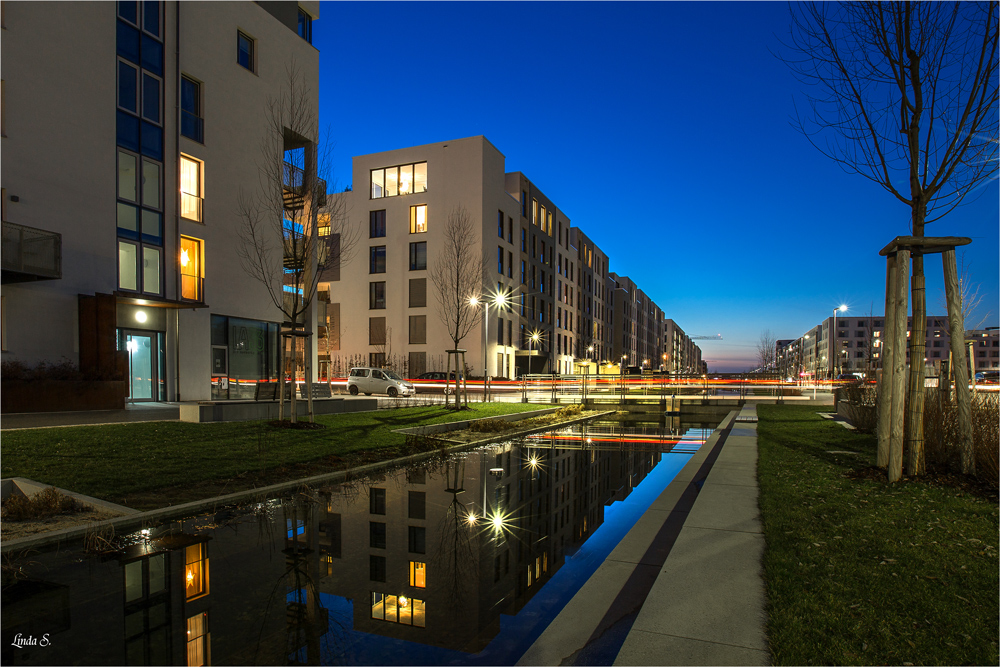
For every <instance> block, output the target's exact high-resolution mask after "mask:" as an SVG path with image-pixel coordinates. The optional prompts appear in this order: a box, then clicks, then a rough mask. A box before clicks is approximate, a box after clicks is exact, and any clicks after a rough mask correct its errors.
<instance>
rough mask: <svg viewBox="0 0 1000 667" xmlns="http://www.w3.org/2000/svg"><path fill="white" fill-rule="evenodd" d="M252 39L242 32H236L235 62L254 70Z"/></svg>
mask: <svg viewBox="0 0 1000 667" xmlns="http://www.w3.org/2000/svg"><path fill="white" fill-rule="evenodd" d="M253 47H254V43H253V40H252V39H251V38H250V37H248V36H246V35H244V34H243V33H242V32H237V33H236V62H237V63H239V65H240V67H243V68H245V69H248V70H250V71H251V72H253V71H254V62H253Z"/></svg>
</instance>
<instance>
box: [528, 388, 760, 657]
mask: <svg viewBox="0 0 1000 667" xmlns="http://www.w3.org/2000/svg"><path fill="white" fill-rule="evenodd" d="M756 415H757V408H756V405H747V406H745V407H744V408H742V410H741V411H740V412H739V413H738V414H737V413H736V412H735V411H734V412H733V413H730V415H729V416H728V417H727V418H726V420H725V421H723V423H722V424H721V425H720V427H719V429H718V430H716V432H715V433H714V434H713V435H712V437H711V438H710V439H709V440H708V441H707V442H706V443H705V445H704V446H702V447H701V449H700V450H699V451H698V452H697V453H696V454H695V455H694V456H692V458H691V460H690V461H689V462H688V463H687V465H685V466H684V468H683V469H682V470H681V471H680V472H679V473H678V475H677V477H676V478H675V479H674V481H673V482H671V483H670V484H669V485H668V486H667V488H666V489H665V490H664V491H663V493H662V494H661V495H660V497H659V498H658V499H657V500H656V501H654V502H653V504H652V505H651V506H650V508H649V509H648V510H647V511H646V512H645V514H643V516H642V517H641V518H640V519H639V521H638V522H637V523H636V525H635V526H634V527H633V528H632V530H630V531H629V533H628V534H627V535H626V536H625V538H624V539H623V540H622V541H621V542H620V543H619V544H618V546H617V547H616V548H615V549H614V551H612V553H611V554H610V555H609V556H608V558H607V560H605V562H604V563H603V564H602V565H601V566H600V567H599V568H598V570H597V572H595V573H594V575H593V576H592V577H591V578H590V579H589V580H588V581H587V582H586V583H585V584H584V586H583V587H582V588H581V589H580V591H579V592H578V593H577V594H576V596H574V597H573V599H572V600H571V601H570V602H569V604H567V605H566V607H565V608H564V609H563V610H562V612H561V613H560V614H559V615H558V616H557V617H556V618H555V619H554V620H553V621H552V623H551V624H550V625H549V627H548V628H547V629H546V630H545V632H543V633H542V635H541V637H539V639H538V640H537V641H536V642H535V643H534V644H533V645H532V646H531V647H530V648H529V649H528V651H527V652H526V653H525V654H524V656H523V657H522V658H521V660H520V661H519V662H518V664H519V665H599V664H604V665H608V664H612V663H613V664H615V665H766V664H769V653H768V649H767V638H766V635H765V623H766V617H765V611H764V609H765V588H764V583H763V579H762V572H761V558H762V556H763V551H764V537H763V534H762V532H761V524H760V514H759V509H758V504H757V496H758V487H757V431H756V427H757V424H756V418H757V416H756ZM751 420H752V421H751Z"/></svg>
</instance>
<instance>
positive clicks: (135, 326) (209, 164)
mask: <svg viewBox="0 0 1000 667" xmlns="http://www.w3.org/2000/svg"><path fill="white" fill-rule="evenodd" d="M318 16H319V3H318V2H300V3H252V2H227V3H177V2H141V3H137V2H119V3H82V2H68V3H61V4H60V5H59V6H58V9H57V10H56V9H54V8H53V7H52V6H50V5H47V4H44V3H4V15H3V43H2V54H3V62H4V68H3V104H4V108H3V140H2V141H3V143H2V146H3V156H4V160H3V167H2V187H3V283H4V284H3V359H4V361H14V362H19V363H22V364H25V365H34V364H36V363H38V362H48V363H58V362H59V361H61V360H69V361H70V362H73V363H75V364H79V366H80V368H81V370H84V371H87V372H92V373H96V374H97V375H114V374H116V373H120V374H124V375H126V376H127V377H128V378H129V391H130V394H129V395H130V398H131V399H132V400H136V401H141V400H201V399H209V398H246V397H250V398H252V397H253V390H254V388H255V386H256V384H257V383H258V382H259V381H261V380H267V379H272V378H275V377H277V370H278V369H277V349H278V337H279V330H280V326H281V322H282V315H281V311H280V309H278V308H277V307H276V306H275V305H274V304H273V302H272V300H271V299H270V298H269V296H268V294H267V292H266V290H265V288H264V287H263V286H262V285H261V284H259V283H257V282H255V281H253V280H252V279H250V278H249V277H247V275H246V274H245V273H244V272H243V271H242V270H241V264H240V257H239V254H238V248H237V243H236V239H237V238H238V235H239V231H240V215H239V210H240V198H241V192H244V191H247V190H249V189H252V188H255V187H258V182H259V179H258V174H259V171H258V162H259V159H258V158H259V153H260V147H261V143H260V140H261V138H262V137H263V136H264V135H265V133H266V131H267V126H266V119H265V108H266V106H267V101H268V99H269V97H273V96H275V95H277V94H278V93H279V92H280V91H281V90H282V88H287V84H288V79H289V73H288V67H289V65H290V63H292V62H294V63H295V67H296V68H297V74H298V77H299V78H300V80H301V81H302V83H303V84H304V86H305V87H306V88H307V89H308V91H309V93H308V100H307V102H306V104H307V106H309V107H311V109H312V110H314V111H316V110H318V97H317V96H318V84H319V54H318V52H317V50H316V49H315V48H314V47H313V46H312V44H311V43H310V42H311V37H312V22H313V21H314V20H315V19H317V18H318ZM41 45H48V46H47V47H45V48H43V47H42V46H41ZM313 141H315V137H296V138H291V139H289V142H288V143H286V145H285V146H284V148H285V150H286V151H288V150H302V149H303V147H304V146H307V145H308V144H310V143H311V142H313ZM277 157H278V156H276V158H277ZM277 245H278V250H277V252H279V253H280V252H281V249H280V243H279V244H277ZM279 264H280V260H279Z"/></svg>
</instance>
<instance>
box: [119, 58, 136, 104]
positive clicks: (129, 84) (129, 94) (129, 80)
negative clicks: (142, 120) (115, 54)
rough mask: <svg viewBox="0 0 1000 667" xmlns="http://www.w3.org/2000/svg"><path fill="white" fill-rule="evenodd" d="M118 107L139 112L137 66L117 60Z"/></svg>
mask: <svg viewBox="0 0 1000 667" xmlns="http://www.w3.org/2000/svg"><path fill="white" fill-rule="evenodd" d="M118 108H119V109H124V110H125V111H129V112H131V113H134V114H138V113H139V68H138V67H135V66H134V65H130V64H129V63H127V62H125V61H124V60H121V59H119V60H118Z"/></svg>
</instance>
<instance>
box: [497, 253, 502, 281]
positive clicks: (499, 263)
mask: <svg viewBox="0 0 1000 667" xmlns="http://www.w3.org/2000/svg"><path fill="white" fill-rule="evenodd" d="M497 273H499V274H500V275H501V276H502V275H503V247H502V246H497Z"/></svg>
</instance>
